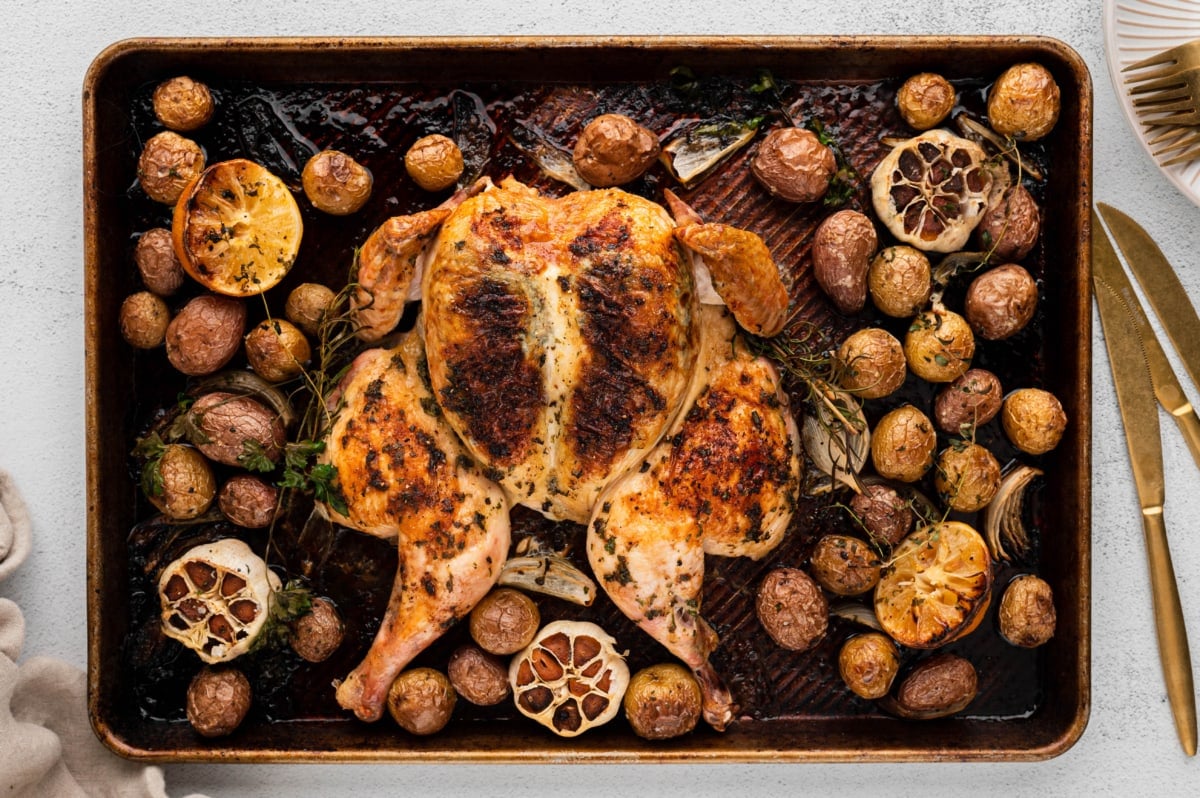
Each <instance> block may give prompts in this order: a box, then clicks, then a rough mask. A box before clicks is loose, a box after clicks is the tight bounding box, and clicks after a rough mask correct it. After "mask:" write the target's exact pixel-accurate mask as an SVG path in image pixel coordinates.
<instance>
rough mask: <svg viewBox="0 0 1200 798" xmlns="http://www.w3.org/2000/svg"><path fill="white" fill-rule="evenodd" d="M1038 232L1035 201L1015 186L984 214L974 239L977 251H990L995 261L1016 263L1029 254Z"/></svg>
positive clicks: (1018, 186) (1039, 217)
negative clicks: (977, 247) (976, 242)
mask: <svg viewBox="0 0 1200 798" xmlns="http://www.w3.org/2000/svg"><path fill="white" fill-rule="evenodd" d="M1041 230H1042V215H1041V211H1040V210H1039V209H1038V205H1037V201H1036V200H1034V198H1033V195H1032V194H1030V193H1029V191H1028V190H1026V188H1025V187H1024V186H1021V185H1016V186H1013V187H1012V188H1010V189H1008V190H1007V191H1005V192H1004V194H1002V195H1001V196H1000V198H999V199H998V200H996V202H994V203H993V204H992V205H989V206H988V209H987V210H986V211H984V214H983V218H982V219H980V220H979V226H978V227H976V228H975V238H976V240H977V241H978V244H979V247H980V249H983V250H985V251H986V250H991V252H992V257H994V258H995V259H996V260H1001V261H1005V260H1007V261H1017V260H1021V258H1024V257H1025V256H1026V255H1028V254H1029V253H1030V252H1031V251H1032V250H1033V247H1034V245H1035V244H1037V239H1038V234H1039V233H1040V232H1041Z"/></svg>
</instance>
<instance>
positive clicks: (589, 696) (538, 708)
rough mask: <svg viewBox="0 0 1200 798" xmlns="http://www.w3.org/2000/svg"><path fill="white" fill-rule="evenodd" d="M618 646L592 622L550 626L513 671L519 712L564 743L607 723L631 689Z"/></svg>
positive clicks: (515, 659) (519, 657) (510, 671)
mask: <svg viewBox="0 0 1200 798" xmlns="http://www.w3.org/2000/svg"><path fill="white" fill-rule="evenodd" d="M615 646H616V641H615V640H613V639H612V637H610V636H609V634H608V633H607V632H605V631H604V630H603V629H601V628H600V627H599V626H597V625H596V624H594V623H589V622H588V621H555V622H553V623H548V624H546V625H545V626H544V627H542V629H541V631H539V632H538V633H537V636H536V637H534V638H533V641H532V642H531V643H530V644H529V645H528V646H527V647H526V648H525V650H524V651H521V652H520V653H518V654H517V655H516V656H515V657H513V661H512V664H511V665H510V666H509V669H508V681H509V684H510V685H512V689H513V700H514V701H515V702H516V705H517V709H519V710H520V711H521V713H522V714H523V715H526V716H528V717H530V718H533V719H534V720H536V721H537V722H538V723H541V724H542V725H543V726H545V727H547V728H548V729H550V730H551V731H553V732H554V733H555V734H558V735H561V736H562V737H575V736H576V735H579V734H582V733H583V732H585V731H587V730H588V729H590V728H592V727H594V726H600V725H603V724H605V723H608V722H609V721H610V720H612V719H613V717H615V716H616V714H617V711H618V710H619V709H620V708H621V699H622V698H623V697H624V695H625V690H626V689H627V688H628V687H629V666H627V665H626V664H625V658H624V657H623V656H622V655H621V654H620V653H618V652H617V650H616V648H615Z"/></svg>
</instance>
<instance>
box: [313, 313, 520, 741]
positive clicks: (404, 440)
mask: <svg viewBox="0 0 1200 798" xmlns="http://www.w3.org/2000/svg"><path fill="white" fill-rule="evenodd" d="M426 375H427V371H426V367H425V359H424V354H423V351H422V348H421V341H420V338H419V337H418V336H417V335H416V334H415V333H412V332H410V333H408V334H407V335H405V337H404V338H403V340H402V342H401V343H400V345H399V346H397V347H396V348H395V349H372V350H368V351H367V352H364V353H363V354H362V355H360V356H359V357H358V358H357V360H355V362H354V364H353V365H352V366H351V369H350V371H349V372H348V373H347V374H346V376H345V378H344V379H343V381H342V383H341V386H340V389H339V391H338V394H337V396H336V397H334V400H335V401H337V402H339V404H340V409H339V411H338V412H337V415H336V417H335V419H334V423H333V426H332V428H331V429H330V431H329V434H328V436H327V439H326V440H327V443H326V450H325V452H324V454H323V455H322V457H323V458H324V460H325V461H326V462H329V463H332V464H333V465H334V466H335V467H336V468H337V481H336V487H337V489H338V490H339V492H340V493H341V495H342V497H343V498H344V499H345V502H346V512H345V514H342V513H339V512H337V511H336V510H334V509H333V508H331V507H328V506H325V507H324V508H323V509H324V511H325V512H326V514H328V515H329V517H330V518H331V520H333V521H334V522H335V523H338V524H342V525H344V526H347V527H350V528H352V529H357V530H359V531H362V532H366V533H368V534H372V535H377V536H379V537H383V538H396V539H397V543H398V547H399V565H398V568H397V571H396V581H395V583H394V584H393V587H392V594H391V598H390V599H389V602H388V606H387V611H386V612H385V614H384V618H383V622H382V624H381V625H380V628H379V631H378V633H377V635H376V637H375V640H374V642H373V643H372V645H371V648H370V650H369V651H368V652H367V655H366V657H365V658H364V659H363V661H362V663H361V664H359V665H358V667H357V668H355V669H354V671H353V672H351V673H350V675H349V676H347V677H346V678H345V680H344V681H343V682H342V683H341V684H340V685H339V686H338V688H337V700H338V703H339V704H340V705H341V706H342V707H343V708H345V709H349V710H352V711H353V712H354V713H355V714H356V715H357V716H358V717H359V718H362V719H363V720H377V719H378V718H379V717H380V715H381V714H382V712H383V706H384V702H385V700H386V698H387V692H388V688H390V687H391V684H392V681H393V680H394V679H395V678H396V676H397V675H398V674H399V673H400V671H401V670H402V669H403V668H404V666H405V665H407V664H408V663H409V662H410V661H411V660H412V659H413V658H414V657H415V656H416V655H417V654H419V653H420V652H421V651H422V650H424V649H425V647H426V646H428V645H429V644H430V643H432V642H433V641H434V640H436V639H437V638H438V637H439V636H441V634H442V633H443V632H444V631H445V630H446V629H447V628H449V627H450V626H451V625H452V624H453V623H454V622H455V621H456V620H458V619H459V618H462V617H463V616H464V615H466V614H467V613H469V612H470V611H471V609H472V608H473V607H474V606H475V605H476V604H477V603H478V602H479V600H480V599H482V598H483V596H484V595H486V594H487V592H488V591H489V590H490V589H491V588H492V586H493V585H494V584H495V582H496V579H497V578H498V577H499V575H500V568H501V566H502V565H503V564H504V560H505V558H506V557H507V556H508V548H509V520H508V509H509V508H508V501H507V499H506V498H505V496H504V492H503V491H502V490H501V489H500V487H499V486H498V485H496V484H495V483H494V482H492V481H490V480H488V479H486V478H485V477H484V476H483V475H482V474H481V473H480V472H479V469H478V468H477V467H476V466H475V465H474V463H473V462H472V460H471V459H470V457H469V456H467V454H466V452H465V451H464V450H463V448H462V446H461V444H460V443H459V442H458V439H457V438H456V437H455V435H454V433H453V432H452V431H451V430H450V429H449V428H448V427H447V426H446V424H445V422H444V421H443V419H442V416H441V413H440V411H439V410H438V407H437V403H436V402H435V401H434V399H433V395H432V393H430V390H429V387H428V384H427V382H426V379H427V377H426Z"/></svg>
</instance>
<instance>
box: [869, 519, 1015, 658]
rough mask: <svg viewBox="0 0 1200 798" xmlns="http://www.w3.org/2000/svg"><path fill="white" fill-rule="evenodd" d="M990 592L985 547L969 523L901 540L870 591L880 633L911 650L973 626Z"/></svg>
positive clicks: (935, 644)
mask: <svg viewBox="0 0 1200 798" xmlns="http://www.w3.org/2000/svg"><path fill="white" fill-rule="evenodd" d="M991 591H992V561H991V556H990V555H989V554H988V549H987V544H986V543H985V542H984V540H983V538H982V537H981V536H980V535H979V533H978V532H976V531H975V530H974V529H972V528H971V527H970V526H969V525H967V524H964V523H962V522H959V521H943V522H941V523H937V524H930V525H929V526H925V527H922V528H921V529H918V530H917V531H916V532H913V533H912V534H911V535H909V536H908V537H906V538H905V539H904V540H902V541H901V542H900V545H898V546H897V547H896V548H895V550H894V551H893V552H892V557H891V560H890V562H888V563H887V565H885V567H884V569H883V576H882V577H881V578H880V580H879V584H878V585H877V586H876V587H875V615H876V617H877V618H878V619H879V623H880V625H881V626H882V627H883V630H884V631H885V632H887V633H888V634H889V635H891V636H892V638H893V639H894V640H895V641H896V642H897V643H900V644H901V645H905V646H908V647H910V648H937V647H938V646H942V645H945V644H946V643H949V642H950V641H952V640H955V639H957V638H959V637H962V636H963V635H965V634H967V633H968V632H970V631H971V630H973V629H974V628H975V627H976V626H978V620H979V618H981V617H982V613H983V612H985V611H986V609H987V605H988V603H989V601H990V599H991Z"/></svg>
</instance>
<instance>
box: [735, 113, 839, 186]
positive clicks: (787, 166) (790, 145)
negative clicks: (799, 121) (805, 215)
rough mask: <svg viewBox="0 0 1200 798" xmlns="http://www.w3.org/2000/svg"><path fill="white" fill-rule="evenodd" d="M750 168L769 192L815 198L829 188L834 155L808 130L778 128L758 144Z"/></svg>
mask: <svg viewBox="0 0 1200 798" xmlns="http://www.w3.org/2000/svg"><path fill="white" fill-rule="evenodd" d="M750 170H751V171H752V172H753V173H754V176H755V177H756V178H757V179H758V182H759V183H760V184H761V185H762V187H763V188H765V189H766V190H767V191H768V192H769V193H770V194H771V195H772V196H775V197H779V198H780V199H785V200H787V201H789V202H816V201H817V200H819V199H821V197H823V196H825V192H827V191H828V190H829V181H831V180H832V179H833V175H834V174H835V173H836V172H837V159H836V158H835V157H834V154H833V150H831V149H830V148H829V147H828V146H827V145H825V144H822V143H821V140H820V139H819V138H818V137H817V134H816V133H813V132H812V131H811V130H805V129H804V128H799V127H785V128H777V129H775V130H772V131H771V132H770V133H768V134H767V137H766V138H765V139H763V142H762V144H760V145H758V152H757V153H756V154H755V156H754V160H753V161H751V162H750Z"/></svg>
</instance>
